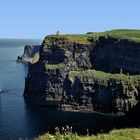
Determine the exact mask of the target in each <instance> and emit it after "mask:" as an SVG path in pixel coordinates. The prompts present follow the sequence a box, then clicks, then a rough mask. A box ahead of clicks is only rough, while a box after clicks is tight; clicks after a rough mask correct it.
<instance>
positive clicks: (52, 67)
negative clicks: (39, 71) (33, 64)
mask: <svg viewBox="0 0 140 140" xmlns="http://www.w3.org/2000/svg"><path fill="white" fill-rule="evenodd" d="M45 67H46V69H50V70H56V69H64V68H65V64H64V63H59V64H46V65H45Z"/></svg>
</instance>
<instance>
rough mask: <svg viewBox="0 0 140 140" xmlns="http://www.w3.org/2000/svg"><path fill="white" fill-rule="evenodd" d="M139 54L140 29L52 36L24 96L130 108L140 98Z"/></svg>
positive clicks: (118, 110)
mask: <svg viewBox="0 0 140 140" xmlns="http://www.w3.org/2000/svg"><path fill="white" fill-rule="evenodd" d="M139 54H140V31H139V30H113V31H107V32H102V33H93V34H83V35H49V36H46V37H45V39H44V41H43V43H42V45H41V47H40V51H39V60H38V61H37V62H36V63H35V64H29V71H28V75H27V77H26V81H25V91H24V96H25V97H37V99H38V100H39V99H40V98H41V99H42V100H45V101H46V104H47V103H48V104H49V103H50V102H51V103H52V104H53V103H54V104H55V105H58V106H59V109H62V110H67V111H69V110H72V111H84V112H93V111H100V112H105V113H115V114H122V113H126V112H127V111H129V110H130V109H131V108H133V106H134V105H136V104H137V102H139V99H138V97H139V92H140V88H139V82H140V76H139V73H140V65H139V64H140V59H139V57H140V55H139ZM56 102H57V103H58V104H57V103H56Z"/></svg>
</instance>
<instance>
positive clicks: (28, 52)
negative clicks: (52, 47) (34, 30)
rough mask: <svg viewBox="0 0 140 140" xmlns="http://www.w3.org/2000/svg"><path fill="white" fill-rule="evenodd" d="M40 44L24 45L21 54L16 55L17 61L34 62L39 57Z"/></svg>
mask: <svg viewBox="0 0 140 140" xmlns="http://www.w3.org/2000/svg"><path fill="white" fill-rule="evenodd" d="M40 47H41V45H34V46H31V45H26V46H25V47H24V52H23V54H22V56H18V58H17V61H21V62H27V63H28V62H30V63H35V62H37V61H38V59H39V50H40Z"/></svg>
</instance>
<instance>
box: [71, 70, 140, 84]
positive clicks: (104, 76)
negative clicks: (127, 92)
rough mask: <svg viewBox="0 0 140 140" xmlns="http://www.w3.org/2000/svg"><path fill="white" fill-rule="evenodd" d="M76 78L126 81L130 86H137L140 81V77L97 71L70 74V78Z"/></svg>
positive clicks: (72, 72)
mask: <svg viewBox="0 0 140 140" xmlns="http://www.w3.org/2000/svg"><path fill="white" fill-rule="evenodd" d="M74 77H79V78H83V77H91V78H94V79H98V80H101V81H108V80H110V79H115V80H120V81H124V82H125V83H128V84H135V83H137V82H138V81H140V75H135V76H129V75H125V74H111V73H106V72H102V71H96V70H86V71H71V72H69V78H74Z"/></svg>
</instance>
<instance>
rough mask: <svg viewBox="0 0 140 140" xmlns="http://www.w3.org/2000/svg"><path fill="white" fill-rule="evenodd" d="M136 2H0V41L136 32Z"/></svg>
mask: <svg viewBox="0 0 140 140" xmlns="http://www.w3.org/2000/svg"><path fill="white" fill-rule="evenodd" d="M139 6H140V0H1V1H0V38H38V39H42V38H44V37H45V36H46V35H48V34H55V33H56V32H57V31H59V32H60V33H64V34H71V33H72V34H80V33H86V32H101V31H106V30H112V29H140V8H139Z"/></svg>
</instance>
